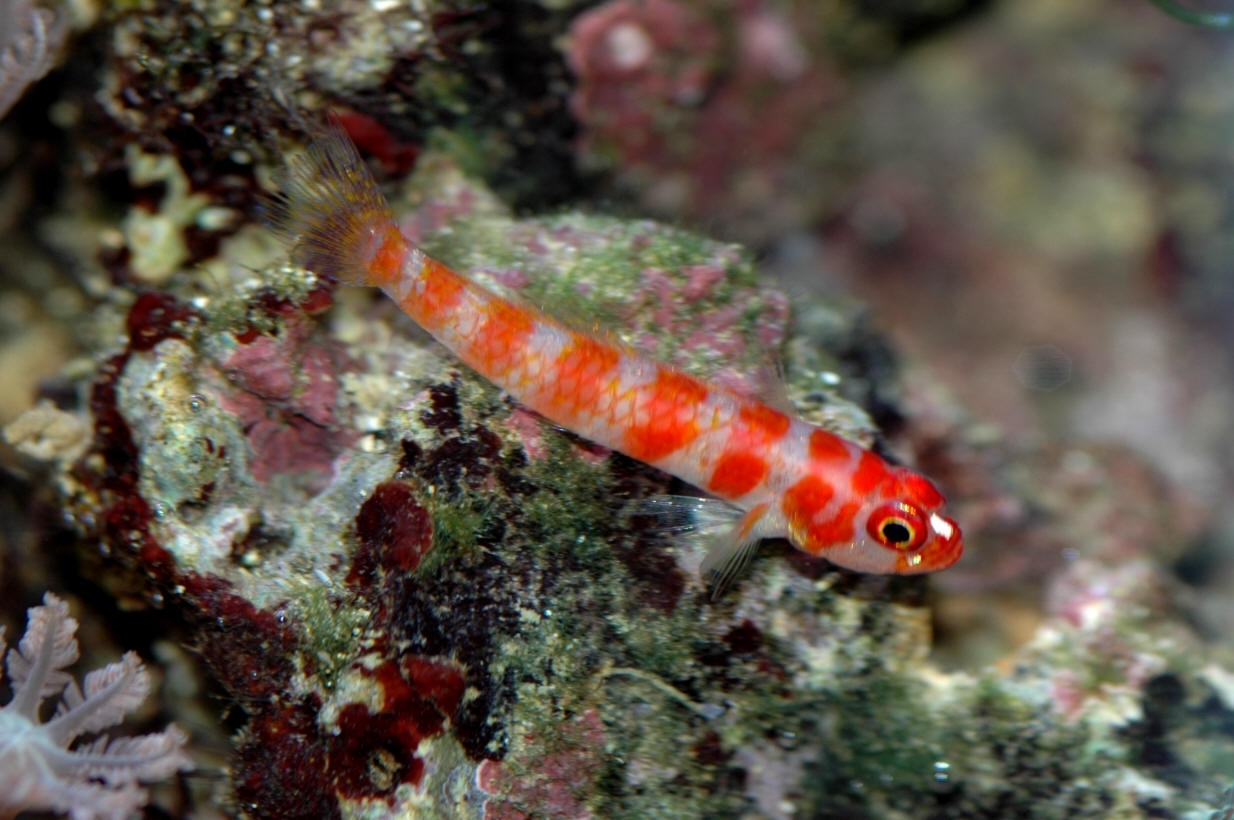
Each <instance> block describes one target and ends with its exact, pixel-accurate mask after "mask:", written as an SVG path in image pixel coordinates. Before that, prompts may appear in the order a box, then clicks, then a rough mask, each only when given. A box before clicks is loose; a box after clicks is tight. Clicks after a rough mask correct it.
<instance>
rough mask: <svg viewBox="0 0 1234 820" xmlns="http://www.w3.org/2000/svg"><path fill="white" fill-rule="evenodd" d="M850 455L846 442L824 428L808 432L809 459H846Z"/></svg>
mask: <svg viewBox="0 0 1234 820" xmlns="http://www.w3.org/2000/svg"><path fill="white" fill-rule="evenodd" d="M851 455H852V450H850V449H849V446H848V443H847V442H845V441H844V439H842V438H840V437H839V436H837V435H835V434H833V433H828V432H827V431H826V430H815V431H814V432H812V433H810V460H811V461H847V460H848V459H849V457H850V456H851Z"/></svg>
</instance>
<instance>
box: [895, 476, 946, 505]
mask: <svg viewBox="0 0 1234 820" xmlns="http://www.w3.org/2000/svg"><path fill="white" fill-rule="evenodd" d="M897 478H898V479H899V483H900V490H899V493H898V495H902V496H904V497H905V498H907V499H908V500H909V501H913V502H915V503H916V504H917V505H918V506H920V507H922V508H924V509H927V510H937V509H939V508H940V507H942V506H943V504H945V503H947V499H945V498H943V494H942V493H940V492H939V491H938V488H937V487H935V486H934V484H933V483H932V482H931V481H930V480H929V479H928V478H924V477H922V476H919V475H917V474H916V473H914V472H911V471H909V470H901V471H900V474H899V475H898V476H897Z"/></svg>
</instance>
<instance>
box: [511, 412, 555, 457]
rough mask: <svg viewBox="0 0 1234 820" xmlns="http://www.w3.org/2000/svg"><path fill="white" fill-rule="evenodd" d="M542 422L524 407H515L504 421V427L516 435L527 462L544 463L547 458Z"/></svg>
mask: <svg viewBox="0 0 1234 820" xmlns="http://www.w3.org/2000/svg"><path fill="white" fill-rule="evenodd" d="M543 424H544V422H543V421H541V419H540V417H539V416H538V415H536V414H535V413H533V412H531V411H530V410H527V409H526V408H524V407H521V406H520V407H516V408H515V409H514V412H513V413H511V414H510V418H508V419H506V426H507V427H509V428H510V429H511V430H513V431H514V432H515V433H517V434H518V438H519V441H521V442H522V443H523V450H524V451H525V452H526V453H527V459H528V460H529V461H533V462H534V461H544V460H545V459H547V458H548V445H546V444H545V443H544V427H543Z"/></svg>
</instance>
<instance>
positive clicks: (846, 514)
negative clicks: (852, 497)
mask: <svg viewBox="0 0 1234 820" xmlns="http://www.w3.org/2000/svg"><path fill="white" fill-rule="evenodd" d="M860 510H861V504H860V503H858V502H856V501H850V502H848V503H847V504H843V505H841V506H840V509H839V510H838V511H837V512H836V514H835V515H834V516H832V517H831V518H828V519H827V520H826V521H822V522H820V523H819V524H817V525H816V526H814V527H813V528H811V530H810V546H811V547H812V548H813V549H814V551H815V552H814V554H815V555H821V554H824V553H823V551H824V550H826V549H827V548H828V547H837V546H842V545H844V544H848V543H850V542H851V541H852V540H853V536H854V535H855V534H856V532H857V528H856V526H854V524H853V518H854V517H855V516H856V515H857V513H858V512H859V511H860Z"/></svg>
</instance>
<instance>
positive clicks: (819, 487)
mask: <svg viewBox="0 0 1234 820" xmlns="http://www.w3.org/2000/svg"><path fill="white" fill-rule="evenodd" d="M834 495H835V488H833V487H832V486H831V485H830V484H828V483H827V482H826V481H824V480H823V479H822V478H820V477H819V476H816V475H807V476H806V477H805V478H803V479H801V480H800V481H798V482H797V483H796V484H794V485H793V486H791V487H789V488H788V489H787V490H785V491H784V498H783V499H782V500H781V502H780V509H782V510H783V511H784V517H785V518H787V519H788V529H789V534H790V537H791V539H792V541H793V543H794V544H796V545H797V547H798V548H799V549H803V550H805V551H806V552H814V551H815V550H814V549H811V546H812V545H811V541H810V529H811V528H812V527H813V525H814V517H815V515H816V514H817V513H818V512H819V511H821V510H822V509H823V508H824V507H826V506H827V503H828V502H829V501H831V498H832V496H834Z"/></svg>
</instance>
